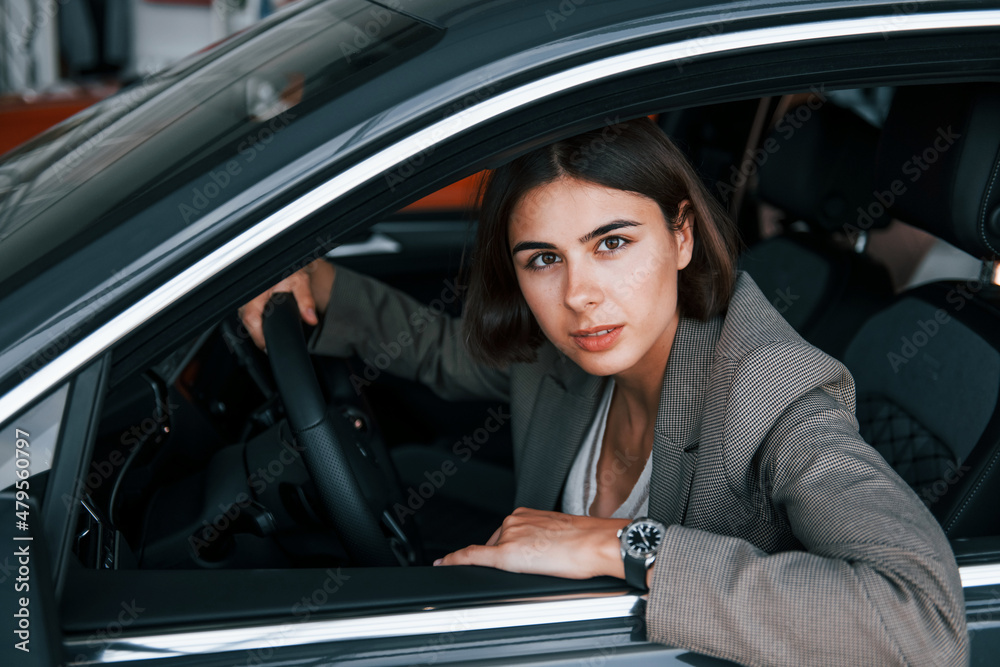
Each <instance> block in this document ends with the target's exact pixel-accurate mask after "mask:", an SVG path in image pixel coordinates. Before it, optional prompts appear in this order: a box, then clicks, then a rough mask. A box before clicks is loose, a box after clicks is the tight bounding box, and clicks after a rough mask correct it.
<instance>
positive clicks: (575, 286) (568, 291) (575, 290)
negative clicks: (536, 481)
mask: <svg viewBox="0 0 1000 667" xmlns="http://www.w3.org/2000/svg"><path fill="white" fill-rule="evenodd" d="M564 275H565V276H566V285H565V294H564V296H563V303H565V304H566V307H567V308H569V309H570V310H574V311H577V312H582V311H584V310H586V309H587V308H590V307H593V306H597V305H599V304H600V303H601V302H602V301H604V291H603V289H602V288H601V285H600V282H599V281H598V280H597V279H596V276H595V275H594V272H593V271H592V270H588V267H587V266H586V265H585V264H580V263H579V262H577V263H575V266H574V265H572V264H571V263H569V262H567V268H566V271H565V272H564Z"/></svg>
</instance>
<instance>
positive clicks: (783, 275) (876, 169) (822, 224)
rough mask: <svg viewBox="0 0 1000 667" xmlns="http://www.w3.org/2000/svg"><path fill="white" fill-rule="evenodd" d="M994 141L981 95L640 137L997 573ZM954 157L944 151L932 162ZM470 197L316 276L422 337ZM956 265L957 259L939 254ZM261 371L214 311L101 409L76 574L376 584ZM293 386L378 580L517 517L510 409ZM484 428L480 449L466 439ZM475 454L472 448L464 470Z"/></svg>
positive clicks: (723, 110)
mask: <svg viewBox="0 0 1000 667" xmlns="http://www.w3.org/2000/svg"><path fill="white" fill-rule="evenodd" d="M998 117H1000V85H998V84H993V83H989V84H986V83H972V84H969V83H964V84H946V85H945V84H938V85H936V86H926V85H924V86H899V87H895V88H891V87H890V88H869V89H858V90H836V91H835V90H829V91H824V90H806V91H796V92H794V93H789V94H785V95H775V96H772V97H766V98H761V99H749V100H740V101H735V102H726V103H721V104H714V105H709V106H703V107H695V108H685V109H677V110H671V111H666V112H662V113H658V114H656V115H655V116H654V118H655V120H656V122H657V123H658V124H659V125H660V127H661V128H663V129H664V131H665V132H666V133H667V134H668V136H670V137H671V138H672V139H673V140H674V141H675V142H676V143H677V144H678V145H679V146H680V147H681V148H682V149H683V150H684V151H685V152H686V153H687V155H688V156H689V157H690V159H691V161H692V163H693V164H694V165H695V167H696V168H697V170H698V172H699V173H700V175H701V176H702V177H703V179H704V181H705V183H706V185H707V186H708V188H709V190H710V191H711V192H713V193H714V194H716V195H717V196H718V197H719V199H720V201H721V202H722V204H723V205H724V206H726V207H727V209H728V210H729V212H730V214H731V215H733V216H734V217H735V219H736V221H737V224H738V227H739V230H740V233H741V237H742V240H743V245H744V251H743V253H742V255H741V260H740V268H741V269H742V270H746V271H747V272H748V273H749V274H750V275H751V276H752V277H753V279H754V280H755V282H756V283H757V285H758V286H759V287H760V289H761V291H762V292H763V294H764V295H765V296H767V297H768V299H769V300H771V302H772V304H773V305H774V306H775V308H776V309H778V311H779V312H781V313H782V314H783V315H784V317H785V318H786V319H787V320H788V321H789V322H790V323H791V324H792V325H793V326H794V327H795V328H796V329H797V330H798V331H799V333H800V334H801V335H802V336H803V337H804V338H805V339H806V340H808V341H810V342H812V343H813V344H815V345H816V346H817V347H819V348H820V349H822V350H824V351H825V352H826V353H828V354H830V355H832V356H834V357H836V358H837V359H839V360H841V361H842V362H843V363H844V364H845V365H846V366H847V367H848V369H849V370H850V371H851V373H852V375H853V377H854V380H855V383H856V387H857V419H858V423H859V428H860V432H861V434H862V435H863V436H864V438H865V439H866V440H867V441H868V442H869V443H871V444H872V446H873V447H875V448H876V449H877V450H878V451H879V452H880V453H881V454H882V455H883V456H884V457H885V458H886V459H887V460H888V461H889V462H890V463H891V464H892V465H893V467H894V468H895V469H896V470H897V472H898V473H899V474H900V475H901V476H902V477H903V478H904V479H905V480H906V481H907V482H908V483H909V484H910V485H911V486H912V488H913V489H914V491H915V492H916V493H917V495H918V496H919V497H920V498H921V500H923V501H924V502H925V503H926V504H927V506H928V507H929V508H930V510H931V512H932V513H933V514H934V515H935V517H937V518H938V520H939V521H940V522H941V525H942V526H943V528H944V530H945V532H946V534H947V535H948V536H949V538H950V539H951V540H952V544H953V546H954V548H955V551H956V554H957V555H958V557H959V560H960V563H963V562H964V563H971V562H977V559H978V560H986V561H990V560H993V561H995V560H996V559H997V557H1000V538H998V536H1000V514H998V513H997V512H996V509H995V508H996V507H997V505H998V503H1000V480H998V479H997V476H998V475H1000V465H998V460H1000V409H998V405H1000V401H998V389H1000V292H998V287H997V277H996V275H995V273H994V271H995V268H996V265H995V264H994V263H993V261H992V260H991V259H980V258H989V257H990V256H991V255H992V254H993V253H994V252H995V249H996V248H997V247H998V245H1000V205H998V203H997V201H998V199H997V197H998V195H997V192H996V190H997V188H996V181H997V178H998V174H997V163H996V157H995V156H996V155H997V154H998V151H1000V127H998V126H997V124H996V122H995V119H996V118H998ZM955 137H962V138H963V142H964V143H963V147H962V148H961V149H959V148H956V149H954V150H949V149H950V148H951V146H952V145H953V143H954V142H953V140H954V138H955ZM949 141H952V143H949ZM476 182H477V179H476V178H468V179H464V180H463V181H461V182H460V183H458V184H456V185H455V186H453V187H452V188H450V194H449V195H447V196H442V195H440V194H438V195H436V198H435V197H429V198H428V199H427V200H425V201H422V202H416V203H415V204H413V205H411V206H408V207H405V208H403V209H400V210H399V211H397V212H396V213H395V214H393V215H391V216H388V217H386V218H384V219H380V220H377V221H372V224H370V228H369V229H368V230H367V232H366V233H365V234H361V235H359V236H356V238H354V239H352V242H350V243H345V244H342V245H339V246H338V247H336V248H334V249H333V250H332V251H330V252H329V254H328V259H329V260H330V261H332V262H334V263H335V264H337V265H338V266H344V267H347V268H349V269H352V270H355V271H359V272H362V273H365V274H368V275H370V276H373V277H375V278H377V279H379V280H381V281H383V282H385V283H386V284H388V285H390V286H392V287H394V288H397V289H399V290H402V291H404V292H406V293H407V294H409V295H411V296H413V297H414V298H416V299H417V300H419V301H421V302H422V303H425V304H436V306H437V309H436V310H431V311H429V313H430V314H429V315H428V316H431V317H435V316H452V317H455V316H460V314H461V299H460V298H452V297H454V296H460V295H461V293H462V276H463V275H464V270H465V269H466V268H467V260H468V258H467V255H466V251H467V248H468V247H469V243H470V241H471V239H472V238H473V235H474V233H475V206H474V187H475V184H476ZM890 200H891V201H890ZM441 202H443V203H441ZM984 220H985V222H986V225H985V228H986V229H988V230H990V231H989V234H988V235H985V236H982V235H979V234H978V233H977V232H976V230H977V229H980V228H981V227H982V223H983V221H984ZM913 239H919V241H920V243H916V242H914V241H913ZM952 246H954V247H955V248H957V249H958V251H961V252H958V251H955V253H957V255H959V256H961V257H962V261H951V262H949V261H945V260H944V259H941V258H942V257H954V256H956V254H955V253H952V254H951V255H949V254H947V253H943V252H938V251H937V250H936V249H937V248H940V247H948V248H951V247H952ZM886 248H888V249H889V250H888V251H886ZM951 249H952V250H954V248H951ZM318 252H319V253H325V252H326V249H325V248H324V249H321V250H320V251H318ZM316 256H318V255H317V254H314V255H313V256H312V257H316ZM312 257H310V258H308V259H312ZM308 259H306V260H305V261H303V262H302V263H301V264H300V265H299V266H304V265H305V264H306V263H307V262H308ZM917 275H919V276H921V279H920V281H919V284H912V283H911V282H910V281H909V277H910V276H917ZM279 310H280V309H279ZM285 310H287V309H285ZM293 315H294V312H293ZM295 319H296V318H294V317H293V323H294V320H295ZM275 326H277V325H275ZM296 327H297V325H296ZM306 328H307V329H308V327H306ZM288 335H290V336H292V337H294V336H295V335H297V334H296V333H294V332H293V333H290V334H288ZM303 335H304V336H305V337H308V335H309V331H308V330H307V331H305V333H304V334H303ZM300 338H302V335H300ZM303 340H304V339H303ZM289 345H290V346H291V347H295V346H296V345H298V346H299V349H301V345H302V343H301V341H299V342H298V343H295V342H294V341H293V342H291V343H289ZM272 352H273V351H272ZM271 361H273V360H271V359H269V355H267V354H265V353H263V352H262V351H260V350H258V349H257V348H256V347H255V346H254V344H253V343H252V341H250V339H249V337H248V336H247V334H246V331H245V330H244V329H243V328H242V326H241V323H240V320H239V319H238V316H237V315H236V313H235V312H232V311H227V312H220V313H218V315H217V319H216V320H215V322H214V323H213V324H212V326H210V327H208V328H206V329H205V330H203V331H202V332H201V333H200V335H198V336H197V337H194V338H192V339H190V340H186V341H184V342H183V343H181V344H179V345H176V346H174V347H173V348H171V349H166V350H164V351H163V353H162V354H161V355H160V358H159V359H158V360H157V361H156V363H155V364H153V365H151V366H149V367H148V368H144V369H142V370H140V371H137V372H135V373H133V374H132V375H131V376H130V377H128V378H127V379H126V380H123V381H121V382H119V383H118V384H117V385H116V386H114V387H113V388H112V390H111V391H110V392H109V393H108V395H107V396H106V397H105V400H104V408H103V412H102V414H101V416H100V422H99V427H98V430H97V439H96V446H95V448H94V453H93V457H92V461H91V464H90V465H89V466H88V467H87V469H86V471H87V476H86V478H85V480H84V482H85V483H84V485H83V486H82V488H81V496H82V504H83V508H84V509H85V511H81V512H80V513H79V524H78V526H77V530H76V534H75V535H76V537H75V541H74V547H73V551H74V554H75V558H76V560H75V562H74V563H73V564H72V569H75V570H84V569H90V570H99V569H116V570H248V569H261V568H266V569H275V568H277V569H287V568H328V567H338V566H343V567H351V566H359V565H360V566H363V565H371V564H372V563H373V561H370V560H369V561H366V560H365V559H364V558H361V557H359V554H365V553H368V552H367V551H365V550H364V549H361V550H360V551H359V549H358V548H357V547H356V546H352V544H350V538H348V537H345V536H344V535H343V534H342V531H341V530H338V529H337V526H338V525H339V524H338V523H337V522H336V520H333V518H332V517H330V516H329V514H330V511H329V508H330V505H329V503H330V502H331V501H330V500H329V499H328V498H327V497H326V493H327V492H326V491H325V490H323V489H322V488H319V487H320V485H318V484H317V480H315V479H314V478H312V476H311V475H310V466H311V465H312V464H308V462H306V461H304V457H303V455H302V449H303V448H302V447H301V445H300V444H297V437H296V434H297V433H301V432H302V429H301V428H293V427H292V426H291V425H290V420H292V419H293V417H294V416H293V415H292V414H290V413H291V412H294V411H295V410H296V408H295V407H292V405H291V401H289V400H288V395H287V393H288V391H290V390H288V389H285V390H284V391H283V390H282V388H281V385H282V382H283V381H282V380H281V378H279V377H276V374H275V373H274V371H273V369H272V364H271ZM307 366H308V367H310V368H309V369H310V370H312V371H314V372H315V376H316V378H317V386H318V390H317V391H319V392H320V393H321V396H322V400H323V410H326V408H327V406H329V411H328V415H329V419H330V422H331V424H330V428H331V429H332V430H333V431H334V432H336V434H337V436H338V437H339V438H340V440H341V444H342V447H341V449H343V450H345V451H347V456H348V457H349V458H350V459H351V460H350V461H349V462H347V463H345V462H344V461H341V463H340V465H342V466H343V465H347V466H348V467H351V468H353V469H354V470H355V471H357V470H358V469H359V467H364V466H369V467H372V464H373V463H374V468H375V469H377V471H378V472H377V473H373V474H374V476H375V477H380V479H379V480H378V481H376V482H372V483H371V484H367V483H362V482H359V483H360V484H361V486H362V487H365V488H362V489H361V494H362V495H364V496H365V497H366V498H367V499H368V501H369V505H371V506H372V507H375V504H374V503H372V502H371V501H372V496H373V494H375V495H378V494H381V496H380V503H381V505H379V506H378V507H377V508H375V509H374V510H372V511H373V512H374V514H373V517H374V518H373V519H370V520H369V522H371V521H374V522H375V523H377V524H378V526H379V529H380V530H381V531H383V537H384V538H385V540H386V541H387V543H388V544H389V545H390V550H391V553H392V558H390V559H389V560H388V561H383V562H384V564H389V565H395V564H397V562H398V563H399V564H409V565H428V564H430V562H431V561H432V560H433V559H434V558H437V557H440V556H441V555H444V554H446V553H448V552H450V551H453V550H455V549H458V548H461V547H464V546H466V545H468V544H473V543H482V542H484V541H485V540H486V539H487V538H488V537H489V536H490V535H491V534H492V532H493V530H494V529H495V528H496V527H497V526H498V525H499V522H500V521H501V520H502V518H503V516H505V515H506V514H507V513H509V511H510V510H511V509H513V507H512V506H511V503H512V502H513V501H512V499H513V474H512V467H513V462H512V454H511V441H510V432H509V423H507V422H506V421H505V420H503V419H496V417H497V415H501V416H502V415H503V414H505V409H506V406H504V405H497V404H494V403H490V402H486V401H464V402H460V403H456V402H452V401H447V400H444V399H443V398H440V397H438V396H436V395H434V394H433V393H432V392H431V391H430V390H428V389H427V388H426V387H424V386H422V385H420V384H418V383H416V382H413V381H409V380H406V379H401V378H398V377H394V376H392V375H391V374H390V373H387V372H381V370H380V369H379V367H378V366H379V361H378V359H377V358H372V359H358V358H353V359H334V358H326V357H313V358H312V359H311V360H308V361H307ZM295 404H296V405H298V404H299V403H298V402H296V403H295ZM491 416H493V417H494V421H493V422H492V423H500V426H499V428H498V429H496V430H495V431H491V432H489V433H488V434H486V435H485V436H483V437H482V438H479V437H478V435H477V433H478V432H482V433H485V431H484V429H483V426H484V423H486V420H487V419H488V418H490V417H491ZM305 419H307V421H308V417H306V418H305ZM470 437H472V438H476V439H474V440H473V442H475V447H465V448H462V447H461V446H460V443H463V442H464V443H469V438H470ZM359 461H360V462H359ZM428 461H435V462H440V465H439V464H435V466H431V467H429V466H428V463H427V462H428ZM446 461H451V462H452V464H453V465H452V466H449V467H448V468H447V469H446V468H445V467H442V466H443V464H444V463H445V462H446ZM449 470H450V471H452V472H448V471H449ZM373 489H374V490H373ZM362 504H364V503H362ZM379 508H396V511H395V512H393V511H389V512H388V513H387V512H385V511H383V512H381V515H380V512H379ZM345 514H346V512H345ZM351 520H353V519H348V521H351ZM70 576H72V573H71V574H70Z"/></svg>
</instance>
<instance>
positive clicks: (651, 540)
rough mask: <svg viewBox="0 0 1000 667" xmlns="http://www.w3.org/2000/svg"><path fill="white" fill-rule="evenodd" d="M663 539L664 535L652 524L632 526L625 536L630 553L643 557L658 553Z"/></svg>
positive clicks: (645, 523)
mask: <svg viewBox="0 0 1000 667" xmlns="http://www.w3.org/2000/svg"><path fill="white" fill-rule="evenodd" d="M662 539H663V533H661V532H660V529H659V528H658V527H657V526H656V525H655V524H653V523H652V522H648V523H647V522H643V523H639V524H636V525H634V526H632V528H631V529H630V530H629V531H628V532H627V533H626V534H625V544H626V547H627V549H628V550H629V552H631V553H632V554H634V555H636V556H639V557H643V556H648V555H649V554H650V553H652V552H654V551H656V548H657V547H658V546H659V545H660V540H662Z"/></svg>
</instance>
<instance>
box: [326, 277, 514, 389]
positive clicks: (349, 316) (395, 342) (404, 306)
mask: <svg viewBox="0 0 1000 667" xmlns="http://www.w3.org/2000/svg"><path fill="white" fill-rule="evenodd" d="M449 298H450V299H451V300H452V301H453V300H454V299H457V298H458V295H456V294H454V292H450V293H443V294H442V296H441V303H435V302H432V303H431V304H430V305H426V304H422V303H420V302H419V301H417V300H416V299H414V298H412V297H410V296H409V295H406V294H404V293H402V292H400V291H398V290H395V289H393V288H391V287H389V286H388V285H386V284H384V283H382V282H379V281H378V280H375V279H374V278H370V277H368V276H365V275H362V274H360V273H357V272H355V271H351V270H350V269H346V268H344V267H342V266H338V267H337V275H336V278H335V280H334V281H333V288H332V290H331V292H330V302H329V304H328V305H327V308H326V312H325V313H323V316H322V318H321V319H320V323H319V326H318V327H317V328H316V330H315V331H314V332H313V333H312V335H311V336H310V339H309V351H310V352H312V353H314V354H324V355H329V356H335V357H349V356H352V355H356V356H358V357H360V358H361V360H362V364H363V366H362V367H361V368H360V369H359V370H358V371H357V372H355V374H353V375H352V376H351V382H352V384H353V385H354V387H355V389H356V390H360V389H361V388H362V387H364V386H367V385H368V384H371V382H372V381H374V380H375V379H376V378H377V377H378V376H379V375H380V374H381V373H382V372H383V371H385V372H388V373H391V374H392V375H396V376H398V377H402V378H406V379H409V380H419V381H420V382H422V383H423V384H425V385H427V386H428V387H430V388H431V389H432V390H433V391H434V392H435V393H436V394H437V395H439V396H441V397H442V398H445V399H449V400H473V399H482V400H500V401H509V400H510V397H509V393H510V372H509V370H508V369H500V370H497V369H493V368H489V367H486V366H483V365H481V364H478V363H477V362H475V361H473V359H472V358H471V356H470V355H469V353H468V351H467V349H466V347H465V345H464V343H463V342H462V336H461V330H462V321H461V319H460V318H454V317H451V316H449V315H447V314H446V313H444V312H442V311H443V308H444V302H445V301H447V302H448V303H450V302H451V301H448V299H449Z"/></svg>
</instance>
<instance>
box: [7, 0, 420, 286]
mask: <svg viewBox="0 0 1000 667" xmlns="http://www.w3.org/2000/svg"><path fill="white" fill-rule="evenodd" d="M434 32H435V31H434V29H433V28H430V27H428V26H426V25H424V24H421V23H419V22H417V21H416V20H414V19H412V18H410V17H407V16H403V15H402V14H398V13H396V12H394V11H392V10H390V9H387V8H384V7H381V6H379V5H375V4H373V3H370V2H367V1H366V0H345V1H338V2H316V3H313V4H312V6H308V7H306V8H305V9H304V10H303V11H300V12H298V13H296V14H294V15H292V16H291V17H289V18H288V19H286V20H284V21H283V22H281V23H279V24H277V25H275V26H272V27H271V28H270V29H269V30H267V31H265V32H263V33H262V34H261V35H259V36H258V37H257V38H256V39H254V40H252V41H250V42H248V43H246V44H236V46H234V47H231V48H227V49H225V50H224V52H223V53H222V54H221V55H220V56H219V57H217V58H213V59H208V60H206V61H204V62H202V63H201V65H200V67H197V68H196V69H197V71H195V72H194V73H186V72H185V73H184V76H180V75H175V76H172V77H171V76H167V77H163V78H156V79H153V80H151V81H150V82H149V83H148V84H144V85H142V86H138V87H136V88H133V89H130V90H127V91H123V92H122V93H120V94H119V95H117V96H115V97H114V98H112V100H109V101H108V103H107V104H103V105H100V106H99V108H97V109H94V110H91V111H87V112H84V115H83V116H81V117H78V118H74V119H71V120H70V121H69V122H68V123H66V124H64V125H61V126H59V127H57V128H55V129H54V131H53V132H52V133H51V134H50V135H48V136H49V137H50V138H51V141H48V140H43V141H39V142H34V143H33V144H32V145H31V146H29V147H27V148H26V149H24V150H20V151H15V152H14V154H13V155H11V156H8V159H7V161H6V162H3V163H0V286H2V284H3V283H4V282H5V281H6V280H7V278H9V277H11V276H15V275H16V274H17V272H18V271H20V270H23V269H25V268H27V267H29V266H30V264H31V263H32V262H37V261H38V260H39V259H40V258H41V257H43V256H45V255H46V253H49V252H51V251H53V250H54V249H56V248H57V247H63V248H64V249H65V248H68V247H70V246H71V245H75V244H78V243H79V242H80V240H82V239H86V238H92V237H93V235H95V234H99V233H101V230H104V229H108V228H110V227H112V226H114V225H116V224H118V223H120V222H121V221H122V220H123V219H125V217H124V216H126V215H127V214H128V213H129V212H132V213H134V212H135V211H136V210H139V209H141V208H143V207H146V206H148V205H150V204H152V203H153V201H155V200H156V197H155V196H151V193H152V192H153V191H154V190H155V189H156V188H157V187H159V186H161V185H162V184H163V183H164V182H165V181H171V179H175V180H176V179H177V178H181V179H190V178H191V177H192V176H195V175H197V173H198V165H203V164H208V163H212V164H218V163H219V162H220V161H222V162H224V161H225V160H226V159H227V158H229V157H236V156H248V155H249V154H250V153H251V152H254V151H259V150H260V148H261V147H262V146H263V145H266V144H267V143H270V142H271V141H273V140H274V137H275V135H277V134H278V133H280V132H281V130H282V129H283V128H284V127H287V126H288V125H290V124H292V123H295V122H296V121H297V120H298V119H299V118H301V117H302V116H304V115H307V114H308V112H309V111H310V110H311V109H313V108H315V107H316V106H318V105H319V104H321V103H323V102H326V101H328V100H330V99H332V98H334V97H336V96H338V95H339V94H341V93H342V92H343V91H344V90H346V89H347V88H349V87H350V86H351V85H353V81H354V78H352V75H353V74H356V73H358V72H360V71H362V70H365V69H367V68H369V67H372V66H374V65H376V64H378V63H381V62H383V61H384V60H386V59H387V58H389V57H390V56H392V55H394V54H397V53H399V52H400V51H401V50H403V49H405V48H406V47H408V46H410V45H412V44H414V43H415V42H417V41H419V40H422V39H423V38H425V37H427V36H428V34H431V33H434ZM355 78H356V77H355ZM140 145H142V150H135V149H137V148H138V147H139V146H140ZM151 156H155V159H151ZM246 159H247V161H249V159H250V158H249V157H247V158H246ZM230 178H231V175H230ZM232 194H235V193H232ZM217 203H219V202H217Z"/></svg>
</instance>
